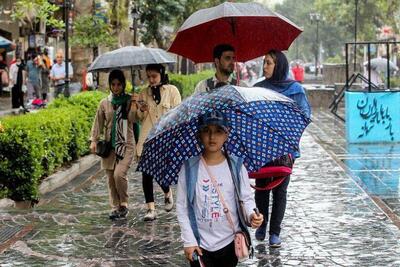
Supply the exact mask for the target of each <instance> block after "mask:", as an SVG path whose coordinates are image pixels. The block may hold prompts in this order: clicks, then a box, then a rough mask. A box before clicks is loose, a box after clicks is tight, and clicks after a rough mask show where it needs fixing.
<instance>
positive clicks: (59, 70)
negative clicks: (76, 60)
mask: <svg viewBox="0 0 400 267" xmlns="http://www.w3.org/2000/svg"><path fill="white" fill-rule="evenodd" d="M56 62H57V63H56V64H54V65H53V66H52V68H51V71H50V79H51V80H52V81H53V83H54V86H55V90H54V98H57V97H58V96H59V95H60V94H61V93H64V96H65V97H69V92H66V91H65V90H64V89H65V80H66V77H65V76H66V72H65V64H66V63H65V62H64V54H63V52H62V51H61V50H60V51H58V52H57V54H56ZM73 75H74V70H73V69H72V65H71V63H68V79H71V78H72V76H73Z"/></svg>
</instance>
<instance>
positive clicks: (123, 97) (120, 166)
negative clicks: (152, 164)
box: [90, 70, 137, 220]
mask: <svg viewBox="0 0 400 267" xmlns="http://www.w3.org/2000/svg"><path fill="white" fill-rule="evenodd" d="M108 84H109V86H110V91H111V93H110V95H109V96H108V97H106V98H104V99H103V100H102V101H101V102H100V104H99V107H98V109H97V112H96V117H95V119H94V122H93V126H92V131H91V138H90V140H91V144H90V150H91V152H92V153H96V148H97V142H98V141H99V139H100V136H101V135H102V134H103V135H104V138H105V140H106V141H108V142H110V144H111V151H110V154H109V155H108V156H106V157H104V158H102V160H101V166H102V168H103V169H105V171H106V174H107V178H108V190H109V194H110V204H111V207H112V211H111V213H110V215H109V218H110V219H112V220H113V219H117V218H125V217H126V215H127V214H128V198H129V196H128V177H127V172H128V169H129V167H130V165H131V163H132V159H133V156H134V152H135V143H134V141H133V130H132V128H133V123H134V121H135V112H136V111H137V105H136V101H134V100H133V101H131V96H130V95H129V94H127V93H125V87H126V80H125V76H124V74H123V72H122V71H121V70H113V71H111V72H110V75H109V77H108Z"/></svg>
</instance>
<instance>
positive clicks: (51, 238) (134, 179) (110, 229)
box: [0, 125, 400, 266]
mask: <svg viewBox="0 0 400 267" xmlns="http://www.w3.org/2000/svg"><path fill="white" fill-rule="evenodd" d="M314 126H315V125H314ZM314 126H311V128H312V127H314ZM311 128H310V129H311ZM133 170H134V168H132V169H131V170H130V173H129V180H130V186H129V191H130V195H131V199H130V205H129V208H130V211H131V212H130V214H129V216H128V220H127V221H125V222H124V221H120V222H118V223H111V222H110V221H109V220H108V218H107V214H108V211H109V210H108V196H107V189H106V181H105V177H102V178H100V179H97V180H94V181H93V182H92V183H87V186H86V187H78V188H75V189H74V188H71V189H69V190H67V189H66V190H65V192H62V193H60V194H58V195H56V196H55V198H51V199H49V201H48V203H46V201H43V203H46V204H43V205H42V206H39V207H36V208H35V209H34V210H32V211H28V212H27V211H17V210H12V209H10V210H2V211H0V221H1V225H2V228H4V227H8V228H17V227H19V226H26V225H32V226H33V229H32V231H30V232H29V234H28V235H26V236H25V237H24V238H22V239H21V240H19V241H17V242H16V243H14V245H12V246H11V247H10V248H9V249H8V250H6V251H5V252H4V253H3V254H0V262H1V266H187V264H186V262H185V260H184V257H183V251H182V247H181V243H180V241H179V238H180V233H179V226H178V224H177V220H176V214H175V212H174V211H172V212H170V213H166V212H164V211H163V210H162V205H161V206H160V205H158V206H157V207H158V208H159V209H158V212H159V219H158V220H156V221H155V222H153V223H144V222H143V221H142V216H143V214H144V211H145V209H144V205H143V204H142V203H143V202H144V199H143V193H142V189H141V177H140V175H139V174H138V173H135V172H134V171H133ZM155 188H157V198H156V203H163V201H162V196H163V195H162V192H161V190H160V189H159V187H155ZM288 196H289V199H288V206H287V212H286V217H285V220H284V225H283V230H282V233H281V236H282V239H283V246H282V248H280V249H270V248H269V247H268V246H267V245H266V243H265V242H257V241H255V242H254V243H255V251H256V257H255V258H254V259H252V260H248V261H247V262H245V263H243V264H241V265H240V266H400V258H399V253H400V230H399V229H398V228H397V227H396V226H395V225H394V224H393V223H392V221H391V220H389V219H388V218H387V216H386V215H385V214H384V213H383V212H382V211H381V210H380V209H379V208H378V207H377V206H376V205H375V204H374V203H373V201H371V199H370V198H369V197H368V195H367V194H366V193H365V192H364V191H363V190H362V189H361V188H360V187H359V186H358V185H357V183H356V182H354V181H353V179H351V177H350V176H348V175H347V174H346V172H345V171H344V169H343V168H342V167H341V166H340V165H339V164H338V163H337V161H335V159H334V158H333V157H332V156H331V155H330V154H329V153H328V152H327V151H326V150H324V149H323V148H322V147H321V145H319V144H318V143H317V142H316V140H315V139H314V138H313V137H312V136H311V135H310V133H309V132H306V133H305V134H304V136H303V139H302V157H301V158H300V159H299V160H298V161H296V166H295V169H294V174H293V177H292V180H291V183H290V186H289V189H288ZM20 228H21V227H19V228H18V229H20ZM253 233H254V231H253Z"/></svg>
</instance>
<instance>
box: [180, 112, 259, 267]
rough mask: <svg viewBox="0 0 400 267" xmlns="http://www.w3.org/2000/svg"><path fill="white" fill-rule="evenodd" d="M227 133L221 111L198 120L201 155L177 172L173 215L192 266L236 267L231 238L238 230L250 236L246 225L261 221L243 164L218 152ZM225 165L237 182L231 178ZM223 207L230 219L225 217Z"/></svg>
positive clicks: (231, 156) (226, 125)
mask: <svg viewBox="0 0 400 267" xmlns="http://www.w3.org/2000/svg"><path fill="white" fill-rule="evenodd" d="M228 132H229V127H228V124H227V120H226V118H225V117H224V115H223V113H221V112H220V111H212V112H209V113H206V114H204V115H202V116H201V117H200V118H199V139H200V142H201V143H202V145H203V147H204V150H203V153H202V155H201V156H197V157H194V158H190V159H189V160H188V161H186V162H185V163H184V164H183V166H182V168H181V171H180V173H179V178H178V187H177V201H176V202H177V204H176V210H177V216H178V221H179V226H180V228H181V237H182V240H183V243H184V253H185V257H186V258H187V259H188V260H189V262H190V266H201V265H200V261H201V262H202V265H203V266H236V264H237V262H238V258H237V257H236V254H235V248H234V242H233V241H234V235H235V233H236V232H237V231H239V230H242V231H245V232H247V234H248V231H247V227H246V226H245V224H247V225H248V224H251V226H252V227H253V228H257V227H259V226H260V225H261V223H262V221H263V216H262V214H260V213H258V214H257V213H256V212H254V211H253V210H254V209H255V207H256V205H255V202H254V196H253V193H252V190H251V188H250V183H249V178H248V174H247V170H246V168H245V167H244V165H243V164H242V160H241V159H239V158H237V157H235V156H233V155H229V156H228V154H225V153H224V152H223V151H222V147H223V145H224V143H225V141H226V140H227V138H228ZM228 160H229V161H230V164H231V166H233V167H232V169H234V170H236V171H237V172H236V173H240V175H239V176H240V177H236V176H237V175H231V171H230V167H229V163H228ZM211 177H213V179H215V184H216V185H217V188H216V187H214V183H213V180H212V178H211ZM233 179H236V180H235V181H236V182H234V180H233ZM235 183H236V184H238V192H239V194H240V199H241V200H242V201H243V203H244V207H245V210H246V214H247V215H244V216H245V217H247V218H244V220H245V221H246V222H243V220H242V219H241V218H240V214H239V210H238V209H239V207H238V204H237V200H236V195H235ZM218 190H219V191H220V193H221V195H222V196H223V198H224V201H222V200H221V198H220V195H219V193H218ZM223 202H225V203H226V206H227V207H228V209H229V214H230V215H227V214H228V213H226V211H225V209H224V203H223ZM229 216H230V218H232V220H231V222H230V218H229ZM242 218H243V217H242ZM247 222H250V223H247ZM233 228H234V229H235V230H234V231H233ZM197 256H198V260H196V258H197Z"/></svg>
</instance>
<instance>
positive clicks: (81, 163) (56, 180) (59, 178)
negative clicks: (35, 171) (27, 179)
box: [39, 155, 100, 195]
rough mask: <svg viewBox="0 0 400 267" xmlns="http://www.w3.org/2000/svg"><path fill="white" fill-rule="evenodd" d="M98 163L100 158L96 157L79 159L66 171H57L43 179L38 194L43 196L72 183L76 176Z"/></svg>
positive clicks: (90, 156)
mask: <svg viewBox="0 0 400 267" xmlns="http://www.w3.org/2000/svg"><path fill="white" fill-rule="evenodd" d="M98 161H100V158H99V157H98V156H96V155H88V156H85V157H82V158H80V159H79V160H78V162H76V163H73V164H72V166H71V167H69V168H68V169H66V170H62V171H58V172H56V173H54V174H52V175H50V176H49V177H47V178H46V179H44V180H43V181H42V182H41V183H40V186H39V193H40V194H41V195H44V194H46V193H49V192H51V191H53V190H54V189H56V188H58V187H61V186H63V185H65V184H66V183H68V182H70V181H72V180H73V179H74V178H75V177H76V176H77V175H79V174H80V173H82V172H84V171H86V170H87V169H89V168H90V167H91V166H93V165H94V164H96V163H97V162H98Z"/></svg>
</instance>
